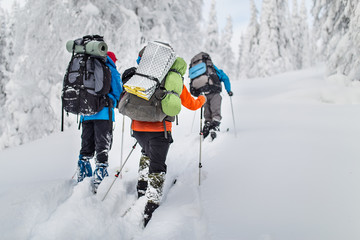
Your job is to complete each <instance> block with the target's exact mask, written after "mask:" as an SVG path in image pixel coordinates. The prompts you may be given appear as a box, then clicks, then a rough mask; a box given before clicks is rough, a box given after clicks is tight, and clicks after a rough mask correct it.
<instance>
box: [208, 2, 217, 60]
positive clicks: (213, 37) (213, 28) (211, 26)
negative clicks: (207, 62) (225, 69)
mask: <svg viewBox="0 0 360 240" xmlns="http://www.w3.org/2000/svg"><path fill="white" fill-rule="evenodd" d="M215 7H216V2H215V0H212V2H211V8H210V13H209V19H208V26H207V32H206V35H205V51H206V52H208V53H209V54H210V55H211V57H212V58H213V59H217V55H218V47H219V29H218V23H217V18H216V9H215Z"/></svg>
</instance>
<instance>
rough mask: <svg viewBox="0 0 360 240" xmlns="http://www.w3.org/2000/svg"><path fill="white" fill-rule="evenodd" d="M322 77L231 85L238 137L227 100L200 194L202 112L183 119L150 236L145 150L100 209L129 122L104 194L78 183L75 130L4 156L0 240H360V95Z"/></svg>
mask: <svg viewBox="0 0 360 240" xmlns="http://www.w3.org/2000/svg"><path fill="white" fill-rule="evenodd" d="M323 73H324V68H323V67H322V66H316V67H314V68H312V69H309V70H303V71H297V72H290V73H285V74H281V75H277V76H274V77H271V78H263V79H248V80H244V79H240V80H238V81H232V88H233V92H234V96H233V98H232V102H233V106H234V113H235V120H236V123H235V124H236V133H237V134H236V137H235V134H234V130H235V129H234V124H233V119H232V114H231V105H230V100H229V97H228V96H227V95H226V94H224V95H223V105H222V107H223V110H222V111H223V121H222V125H221V130H222V133H221V134H220V136H219V137H218V138H217V139H215V141H214V142H209V141H208V140H205V141H204V142H203V143H202V158H201V159H202V165H203V168H202V169H201V174H202V175H201V176H202V178H201V186H199V185H198V182H199V180H198V177H199V175H198V174H199V168H198V161H199V135H198V131H199V125H200V123H199V114H200V113H199V111H197V112H191V111H188V110H186V109H183V110H182V113H181V115H180V117H179V125H178V126H174V127H173V137H174V140H175V142H174V144H172V146H171V147H170V152H169V155H168V160H167V164H168V174H167V181H166V184H165V195H164V199H163V202H162V204H161V206H160V207H159V208H158V210H157V211H156V212H155V214H154V215H153V219H152V220H151V221H150V223H149V225H148V227H147V228H146V229H145V230H142V229H141V227H140V225H141V223H140V221H141V218H142V215H141V214H142V211H143V208H144V205H145V202H144V199H140V200H138V201H135V200H136V197H135V184H136V173H137V164H138V159H139V157H140V147H139V146H137V147H136V149H135V151H134V152H133V153H132V155H131V156H130V158H129V160H128V162H127V164H126V166H125V168H124V172H123V175H122V178H121V179H117V180H116V181H115V184H114V186H113V188H112V189H111V191H110V192H109V195H108V196H107V198H106V199H105V200H104V201H102V198H103V196H104V194H105V192H106V190H107V189H108V188H109V186H110V184H111V183H112V181H113V180H114V173H115V171H116V170H117V169H118V168H119V166H120V153H121V136H122V120H123V117H122V116H121V115H120V114H117V116H116V117H117V118H116V119H117V123H116V128H115V134H114V135H115V136H114V143H113V147H112V151H111V152H110V160H109V161H110V169H109V170H110V177H109V178H107V179H106V180H104V181H103V183H102V184H101V185H100V187H99V191H98V194H97V195H93V194H92V193H91V192H90V188H89V185H90V179H86V180H85V181H84V182H82V183H80V184H76V182H75V180H72V179H71V178H72V176H73V175H74V172H75V168H76V160H77V155H78V151H79V147H80V131H78V130H77V129H76V126H74V127H73V128H68V129H66V131H65V132H63V133H56V134H53V135H51V136H49V137H46V138H44V139H41V140H38V141H35V142H31V143H29V144H26V145H23V146H20V147H15V148H11V149H8V150H5V151H2V152H0V161H1V166H2V171H1V174H0V206H1V209H0V212H1V215H0V230H1V231H0V232H1V237H0V238H1V239H6V240H7V239H34V240H35V239H124V240H127V239H132V238H133V239H147V240H148V239H157V240H159V239H164V240H165V239H166V240H169V239H171V240H176V239H196V240H197V239H199V240H203V239H204V240H205V239H206V240H207V239H213V240H339V239H346V240H358V239H360V228H359V226H360V207H359V203H360V161H359V159H360V150H359V147H358V146H359V143H360V127H359V122H360V107H359V103H360V86H359V85H358V84H357V83H350V82H347V81H346V80H345V79H343V78H341V77H340V76H338V77H334V78H332V79H326V78H325V77H324V76H323ZM59 108H60V107H59ZM129 124H130V120H129V119H127V118H126V119H125V130H124V140H125V141H124V147H123V149H124V152H123V160H125V158H126V156H127V155H128V153H129V152H130V150H131V147H132V145H133V144H134V143H135V141H134V139H133V138H131V137H130V131H129ZM59 126H60V123H59ZM227 128H229V131H228V132H226V131H225V130H226V129H227ZM175 178H176V179H177V182H176V184H175V185H173V186H172V184H171V183H172V182H173V180H174V179H175ZM171 186H172V187H171ZM133 203H135V204H134V205H133V207H132V209H131V210H130V211H129V212H128V213H127V214H126V215H125V216H124V217H122V214H123V213H124V212H125V211H126V210H127V209H128V207H129V206H131V205H132V204H133Z"/></svg>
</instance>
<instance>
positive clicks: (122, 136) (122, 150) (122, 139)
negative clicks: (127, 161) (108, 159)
mask: <svg viewBox="0 0 360 240" xmlns="http://www.w3.org/2000/svg"><path fill="white" fill-rule="evenodd" d="M124 128H125V115H123V122H122V130H121V151H120V166H122V163H123V152H124ZM120 178H122V175H120Z"/></svg>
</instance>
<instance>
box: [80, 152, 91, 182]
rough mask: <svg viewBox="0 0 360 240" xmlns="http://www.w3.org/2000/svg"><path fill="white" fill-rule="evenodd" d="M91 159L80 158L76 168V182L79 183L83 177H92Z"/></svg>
mask: <svg viewBox="0 0 360 240" xmlns="http://www.w3.org/2000/svg"><path fill="white" fill-rule="evenodd" d="M90 159H91V157H84V156H80V159H79V161H78V168H77V176H78V177H77V181H78V182H81V181H82V180H84V178H85V177H91V176H92V169H91V164H90Z"/></svg>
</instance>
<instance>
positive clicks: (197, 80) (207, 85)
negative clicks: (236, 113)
mask: <svg viewBox="0 0 360 240" xmlns="http://www.w3.org/2000/svg"><path fill="white" fill-rule="evenodd" d="M199 63H203V65H204V70H203V71H201V70H200V64H199ZM198 64H199V65H198ZM196 65H198V66H196ZM192 69H195V74H194V75H193V77H192V74H191V72H192ZM189 72H190V79H191V82H190V89H191V93H192V94H193V95H195V96H196V95H198V94H199V92H202V93H205V95H206V99H207V101H206V103H205V105H204V118H205V122H204V127H203V130H202V131H203V136H204V138H206V137H207V136H208V135H209V133H210V132H211V137H212V138H213V139H214V138H215V137H216V132H218V131H220V123H221V119H222V116H221V101H222V97H221V95H220V93H221V91H222V88H221V82H223V83H224V86H225V89H226V91H227V93H228V95H229V96H230V97H232V96H233V92H232V91H231V84H230V80H229V77H228V76H227V75H226V74H225V73H224V71H223V70H221V69H219V68H218V67H216V66H215V65H214V64H213V62H212V61H211V58H210V56H209V54H207V53H204V52H201V53H199V54H197V55H195V56H194V57H193V58H192V59H191V64H190V69H189ZM196 73H201V74H200V75H199V74H196ZM214 73H216V74H214Z"/></svg>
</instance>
